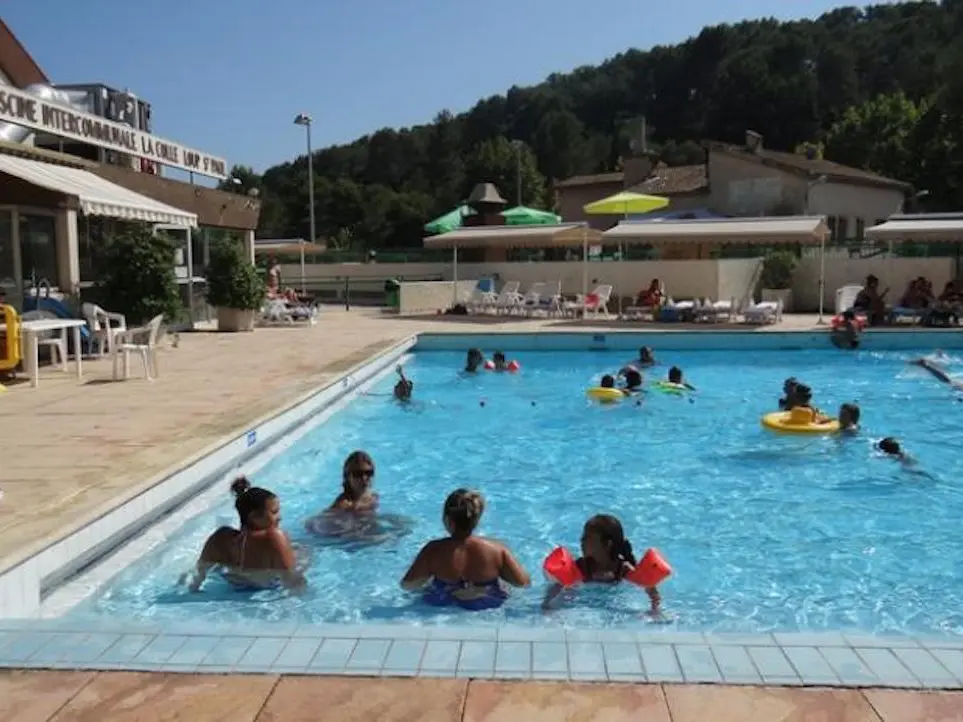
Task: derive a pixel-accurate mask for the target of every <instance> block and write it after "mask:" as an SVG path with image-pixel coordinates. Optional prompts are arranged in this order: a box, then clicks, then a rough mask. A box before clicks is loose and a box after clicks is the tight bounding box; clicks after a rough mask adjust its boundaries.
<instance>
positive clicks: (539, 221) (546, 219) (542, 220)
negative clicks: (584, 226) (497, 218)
mask: <svg viewBox="0 0 963 722" xmlns="http://www.w3.org/2000/svg"><path fill="white" fill-rule="evenodd" d="M502 216H503V217H504V218H505V222H506V223H507V224H508V225H510V226H552V225H555V224H556V223H561V222H562V217H561V216H557V215H555V214H554V213H550V212H549V211H540V210H538V209H537V208H527V207H526V206H515V207H514V208H509V209H508V210H506V211H502Z"/></svg>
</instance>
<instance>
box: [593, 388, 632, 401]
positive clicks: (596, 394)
mask: <svg viewBox="0 0 963 722" xmlns="http://www.w3.org/2000/svg"><path fill="white" fill-rule="evenodd" d="M585 395H586V396H588V397H589V398H590V399H592V400H593V401H598V402H600V403H603V404H614V403H616V402H617V401H621V400H622V399H624V398H625V394H623V393H622V391H621V390H620V389H612V388H606V387H604V386H593V387H591V388H589V389H586V391H585Z"/></svg>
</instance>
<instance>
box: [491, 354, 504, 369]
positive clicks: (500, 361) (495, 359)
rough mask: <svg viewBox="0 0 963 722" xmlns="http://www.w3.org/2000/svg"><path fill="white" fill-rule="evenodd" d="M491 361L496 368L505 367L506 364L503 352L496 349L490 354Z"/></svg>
mask: <svg viewBox="0 0 963 722" xmlns="http://www.w3.org/2000/svg"><path fill="white" fill-rule="evenodd" d="M492 363H493V364H495V368H496V369H503V368H505V365H506V361H505V354H503V353H502V352H501V351H496V352H495V353H494V354H493V355H492Z"/></svg>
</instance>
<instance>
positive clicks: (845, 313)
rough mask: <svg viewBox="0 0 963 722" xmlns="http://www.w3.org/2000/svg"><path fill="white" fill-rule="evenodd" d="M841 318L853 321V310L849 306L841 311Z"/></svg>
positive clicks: (854, 318)
mask: <svg viewBox="0 0 963 722" xmlns="http://www.w3.org/2000/svg"><path fill="white" fill-rule="evenodd" d="M843 320H845V321H855V320H856V312H855V311H853V309H851V308H850V309H848V310H846V311H843Z"/></svg>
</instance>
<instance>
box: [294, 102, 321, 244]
mask: <svg viewBox="0 0 963 722" xmlns="http://www.w3.org/2000/svg"><path fill="white" fill-rule="evenodd" d="M294 124H295V125H302V126H304V132H305V136H306V138H307V143H308V218H309V219H310V220H309V222H310V224H311V237H310V238H309V239H308V243H314V242H315V241H316V240H317V234H316V233H315V228H314V159H313V158H312V157H311V116H310V115H308V114H307V113H298V114H297V115H296V116H295V118H294Z"/></svg>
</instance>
